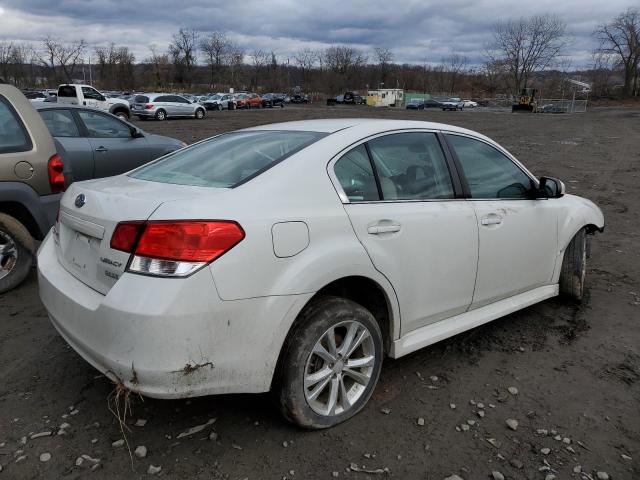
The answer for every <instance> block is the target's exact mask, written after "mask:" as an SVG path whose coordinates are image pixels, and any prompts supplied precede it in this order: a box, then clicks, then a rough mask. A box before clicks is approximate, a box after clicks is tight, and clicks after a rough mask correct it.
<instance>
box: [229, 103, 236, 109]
mask: <svg viewBox="0 0 640 480" xmlns="http://www.w3.org/2000/svg"><path fill="white" fill-rule="evenodd" d="M235 109H236V104H235V103H231V102H229V103H228V104H227V110H235Z"/></svg>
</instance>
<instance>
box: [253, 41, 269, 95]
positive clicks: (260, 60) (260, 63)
mask: <svg viewBox="0 0 640 480" xmlns="http://www.w3.org/2000/svg"><path fill="white" fill-rule="evenodd" d="M250 57H251V62H252V63H253V81H252V83H253V86H254V87H255V89H257V88H258V80H259V75H260V71H261V70H262V68H263V67H264V66H265V65H266V64H267V62H269V58H270V55H269V54H268V53H266V52H265V51H263V50H261V49H256V50H254V51H253V52H252V53H251V55H250Z"/></svg>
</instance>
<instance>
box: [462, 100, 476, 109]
mask: <svg viewBox="0 0 640 480" xmlns="http://www.w3.org/2000/svg"><path fill="white" fill-rule="evenodd" d="M477 106H478V102H474V101H473V100H462V107H463V108H476V107H477Z"/></svg>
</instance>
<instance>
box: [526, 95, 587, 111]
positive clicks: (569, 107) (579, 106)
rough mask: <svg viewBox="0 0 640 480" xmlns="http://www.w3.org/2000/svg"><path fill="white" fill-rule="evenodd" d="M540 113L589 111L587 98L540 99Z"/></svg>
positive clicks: (538, 109)
mask: <svg viewBox="0 0 640 480" xmlns="http://www.w3.org/2000/svg"><path fill="white" fill-rule="evenodd" d="M536 111H537V112H538V113H584V112H586V111H587V101H586V100H572V99H551V98H541V99H540V100H538V108H537V109H536Z"/></svg>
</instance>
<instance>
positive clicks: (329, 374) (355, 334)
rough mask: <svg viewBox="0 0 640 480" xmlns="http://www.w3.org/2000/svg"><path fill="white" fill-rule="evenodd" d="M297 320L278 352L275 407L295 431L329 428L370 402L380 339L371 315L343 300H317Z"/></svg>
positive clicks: (378, 363)
mask: <svg viewBox="0 0 640 480" xmlns="http://www.w3.org/2000/svg"><path fill="white" fill-rule="evenodd" d="M300 315H301V317H300V318H299V319H298V322H297V327H296V328H295V330H293V331H292V333H291V334H290V335H289V338H288V339H287V341H286V342H285V345H284V347H283V352H282V356H281V362H280V366H279V375H278V379H279V385H278V387H277V390H276V392H277V399H278V404H279V407H280V410H281V411H282V414H283V415H284V416H285V418H286V419H287V420H289V421H290V422H292V423H295V424H296V425H299V426H301V427H304V428H309V429H321V428H329V427H332V426H334V425H337V424H339V423H341V422H344V421H346V420H348V419H349V418H351V417H353V416H354V415H355V414H356V413H358V412H359V411H360V410H362V408H363V407H364V406H365V405H366V403H367V401H368V400H369V398H370V397H371V394H372V393H373V390H374V388H375V386H376V383H377V382H378V377H379V375H380V369H381V367H382V357H383V355H384V350H383V343H382V333H381V331H380V327H379V325H378V322H376V319H375V318H374V317H373V315H372V314H371V312H369V311H368V310H367V309H366V308H364V307H362V306H361V305H359V304H357V303H355V302H352V301H351V300H347V299H344V298H339V297H330V296H327V297H322V298H320V299H318V300H317V301H314V302H313V303H312V304H310V305H308V306H307V307H305V309H304V310H303V312H302V313H301V314H300ZM361 337H362V338H361ZM331 338H333V340H331ZM332 342H333V344H332ZM316 352H321V353H320V354H318V353H316ZM314 376H315V377H314ZM320 378H321V380H319V379H320Z"/></svg>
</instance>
